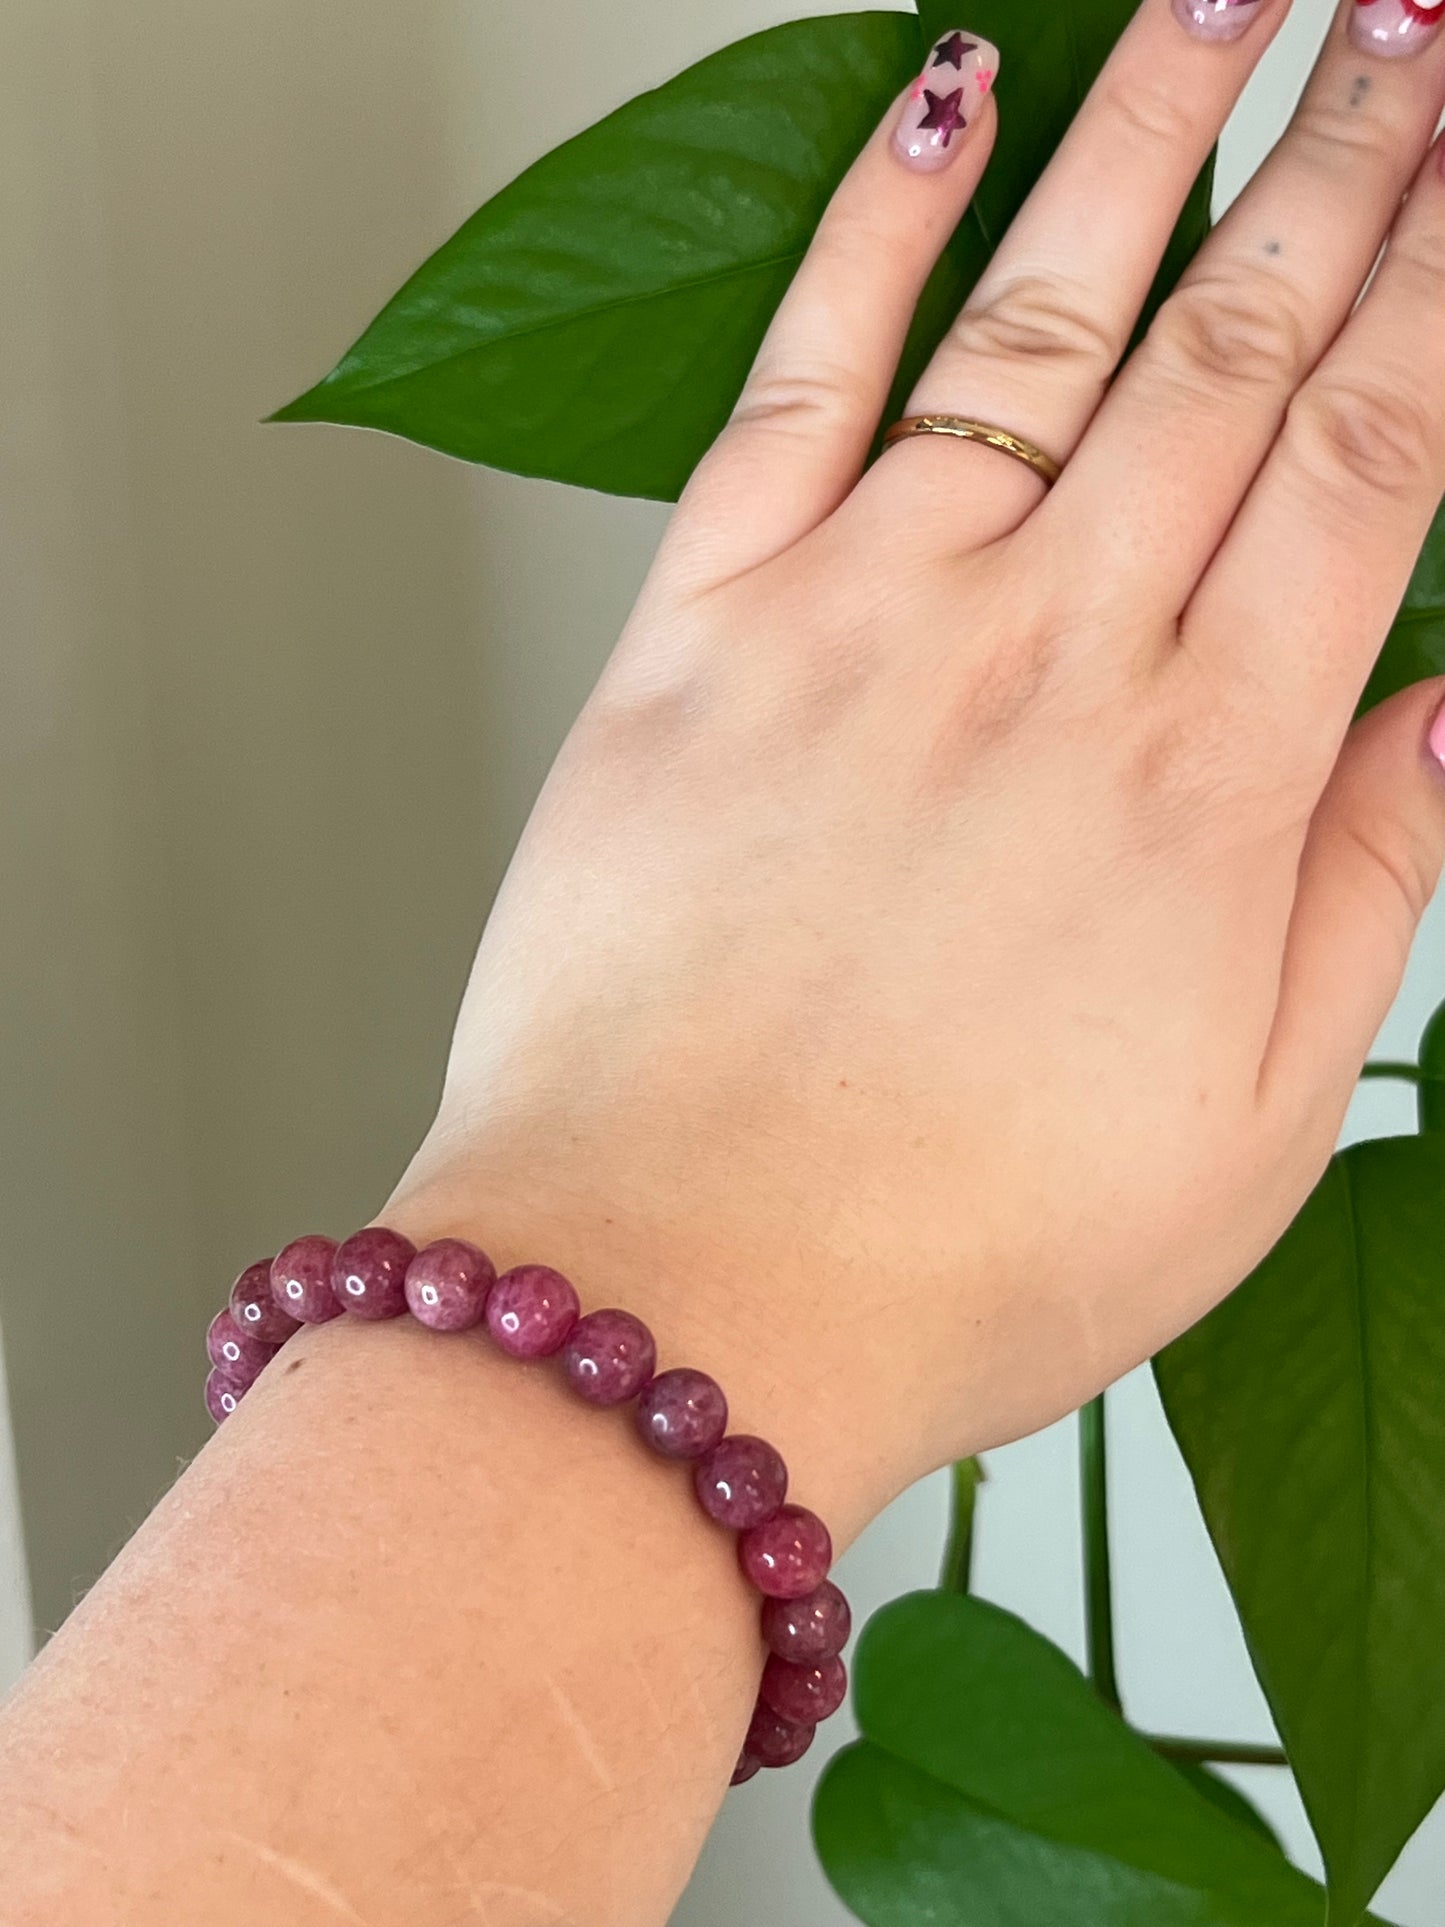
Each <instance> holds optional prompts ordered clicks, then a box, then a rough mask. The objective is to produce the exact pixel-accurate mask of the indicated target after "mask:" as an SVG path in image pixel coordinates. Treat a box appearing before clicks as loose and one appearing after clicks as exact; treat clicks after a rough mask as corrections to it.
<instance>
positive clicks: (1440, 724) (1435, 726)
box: [1430, 706, 1445, 767]
mask: <svg viewBox="0 0 1445 1927" xmlns="http://www.w3.org/2000/svg"><path fill="white" fill-rule="evenodd" d="M1430 754H1431V755H1432V756H1433V757H1434V758H1435V761H1436V762H1437V763H1439V764H1440V765H1441V766H1442V767H1445V706H1442V707H1441V709H1440V710H1439V711H1438V713H1437V714H1436V717H1435V720H1434V722H1433V723H1432V724H1431V725H1430Z"/></svg>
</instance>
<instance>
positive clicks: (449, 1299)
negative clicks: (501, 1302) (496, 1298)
mask: <svg viewBox="0 0 1445 1927" xmlns="http://www.w3.org/2000/svg"><path fill="white" fill-rule="evenodd" d="M496 1282H497V1272H496V1267H495V1266H494V1265H493V1263H492V1261H491V1259H490V1258H489V1257H488V1256H487V1254H486V1252H485V1251H480V1250H478V1248H477V1246H476V1245H473V1244H468V1243H467V1241H466V1239H465V1238H438V1239H437V1241H436V1243H435V1244H429V1245H424V1246H423V1247H422V1249H421V1250H420V1251H419V1252H418V1253H417V1255H416V1256H415V1257H414V1258H413V1259H412V1261H411V1263H410V1264H409V1265H408V1266H407V1272H406V1302H407V1304H408V1305H409V1306H410V1307H411V1315H412V1317H413V1318H415V1319H416V1320H417V1322H418V1323H419V1324H422V1325H429V1326H430V1327H431V1329H432V1330H433V1331H434V1332H464V1331H470V1330H471V1329H472V1327H473V1326H474V1325H480V1324H481V1322H482V1318H483V1316H484V1314H485V1312H486V1309H487V1293H488V1292H489V1291H490V1290H491V1289H492V1286H493V1285H494V1284H495V1283H496Z"/></svg>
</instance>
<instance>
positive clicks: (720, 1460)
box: [206, 1225, 852, 1786]
mask: <svg viewBox="0 0 1445 1927" xmlns="http://www.w3.org/2000/svg"><path fill="white" fill-rule="evenodd" d="M406 1311H410V1313H411V1314H412V1316H413V1317H414V1318H415V1319H416V1320H417V1321H418V1322H419V1323H420V1324H423V1325H426V1326H429V1327H430V1329H431V1330H432V1331H437V1332H462V1331H471V1330H472V1329H473V1328H474V1327H476V1326H478V1325H483V1324H484V1325H485V1326H486V1328H487V1331H488V1332H489V1333H490V1335H491V1337H492V1339H493V1340H494V1341H495V1343H496V1344H497V1345H498V1346H499V1347H500V1348H501V1350H502V1351H504V1352H506V1353H507V1354H508V1356H509V1357H511V1358H518V1359H539V1358H552V1357H557V1356H560V1359H561V1364H562V1371H563V1374H564V1375H565V1377H566V1380H567V1383H568V1384H569V1385H570V1386H571V1388H572V1390H573V1391H574V1392H575V1393H576V1394H577V1396H578V1397H579V1398H581V1399H584V1400H585V1401H586V1402H587V1403H588V1404H589V1405H599V1406H615V1405H626V1404H629V1403H631V1404H632V1406H633V1408H634V1417H635V1420H636V1424H637V1430H638V1432H639V1433H640V1434H641V1436H642V1438H643V1439H644V1440H645V1441H646V1443H647V1444H648V1445H650V1446H651V1447H652V1449H653V1451H654V1452H658V1453H660V1454H661V1455H662V1457H663V1458H665V1459H678V1460H682V1461H686V1462H688V1463H690V1464H691V1465H692V1466H693V1489H694V1491H695V1492H696V1493H697V1497H698V1502H699V1504H700V1505H701V1506H702V1509H703V1511H704V1512H706V1513H707V1515H708V1517H709V1518H710V1519H714V1520H716V1521H717V1523H718V1524H719V1525H720V1526H725V1527H728V1528H730V1529H732V1530H733V1531H735V1532H737V1534H738V1559H739V1563H740V1564H741V1566H742V1569H743V1571H744V1573H745V1574H746V1575H747V1577H748V1578H749V1579H750V1580H751V1581H752V1583H753V1585H754V1586H756V1588H757V1590H758V1591H759V1592H760V1593H761V1594H762V1595H763V1608H762V1634H763V1640H764V1642H765V1644H766V1645H767V1647H768V1660H767V1664H766V1666H765V1667H764V1669H763V1677H762V1684H761V1686H760V1687H759V1690H758V1699H757V1704H756V1706H755V1707H754V1709H753V1716H752V1720H751V1722H750V1724H749V1726H748V1731H747V1737H746V1739H745V1740H744V1741H743V1750H742V1753H741V1754H740V1755H739V1758H738V1763H737V1766H736V1768H735V1769H734V1772H733V1776H732V1784H733V1785H734V1786H738V1785H740V1784H741V1783H742V1782H743V1781H744V1780H750V1779H751V1778H752V1777H753V1775H754V1774H755V1773H756V1772H757V1771H758V1769H759V1767H764V1766H769V1767H778V1766H791V1764H792V1763H793V1761H794V1760H799V1759H801V1758H802V1757H803V1755H804V1754H805V1753H806V1752H807V1750H808V1748H809V1747H810V1746H811V1745H812V1743H813V1735H814V1732H815V1731H816V1729H817V1725H818V1722H819V1721H820V1720H825V1719H827V1718H828V1717H829V1715H830V1714H832V1713H836V1712H837V1710H838V1708H839V1707H840V1706H841V1705H842V1703H843V1700H844V1697H845V1695H846V1693H847V1686H848V1675H847V1672H846V1670H845V1668H844V1665H843V1661H842V1659H841V1658H840V1657H839V1655H840V1654H841V1653H842V1651H843V1648H844V1646H845V1645H846V1644H847V1642H848V1635H849V1632H850V1631H851V1628H852V1615H851V1613H850V1611H849V1608H848V1601H847V1600H846V1599H845V1598H844V1596H843V1594H842V1593H841V1592H840V1591H839V1589H838V1587H837V1586H835V1585H834V1584H833V1583H832V1581H831V1580H830V1579H829V1578H828V1568H829V1566H830V1565H831V1564H832V1560H833V1542H832V1540H831V1538H830V1537H829V1535H828V1528H827V1527H826V1526H825V1525H824V1524H823V1521H822V1520H821V1519H820V1518H818V1517H817V1515H816V1514H815V1513H812V1512H809V1511H807V1510H806V1508H805V1507H803V1506H799V1505H788V1504H786V1503H785V1501H786V1499H787V1493H788V1469H787V1467H786V1466H785V1465H784V1463H783V1460H782V1458H781V1456H780V1455H779V1454H778V1453H777V1452H776V1451H775V1450H774V1449H773V1447H772V1446H771V1445H769V1444H768V1443H767V1441H766V1440H765V1439H760V1438H754V1437H752V1436H751V1435H750V1434H748V1433H733V1434H729V1433H728V1430H727V1422H728V1404H727V1399H726V1398H725V1397H724V1396H723V1391H722V1387H721V1386H720V1385H719V1384H718V1383H717V1382H716V1380H715V1379H711V1378H709V1377H708V1375H707V1373H706V1372H698V1371H693V1370H691V1369H690V1368H688V1367H685V1366H684V1367H680V1368H674V1369H673V1370H671V1371H666V1372H658V1371H657V1370H656V1365H657V1346H656V1343H655V1342H654V1340H653V1336H652V1333H651V1332H650V1331H649V1330H648V1329H647V1327H646V1325H644V1324H643V1323H642V1321H641V1319H639V1318H634V1317H633V1316H632V1314H631V1313H630V1312H626V1311H614V1310H605V1311H593V1312H588V1313H587V1315H586V1316H585V1317H583V1316H582V1315H581V1305H580V1303H579V1301H578V1297H577V1293H576V1291H575V1289H574V1288H573V1286H572V1284H571V1283H570V1281H569V1280H568V1279H566V1278H564V1277H563V1276H562V1274H561V1273H560V1272H558V1271H553V1270H551V1269H550V1267H548V1266H547V1265H517V1266H515V1267H514V1268H513V1269H512V1270H511V1271H507V1272H503V1274H502V1275H501V1277H500V1278H499V1277H498V1276H497V1272H496V1268H495V1266H494V1265H493V1264H492V1261H491V1259H490V1258H488V1256H487V1254H486V1253H485V1252H484V1251H480V1250H479V1249H478V1248H477V1246H476V1245H474V1244H468V1243H467V1241H466V1240H465V1239H464V1238H441V1239H438V1241H437V1242H436V1243H435V1244H429V1245H427V1246H425V1247H424V1248H423V1249H422V1250H421V1251H418V1250H417V1248H416V1246H415V1245H414V1244H412V1243H411V1241H410V1240H409V1239H407V1238H403V1237H402V1236H401V1235H400V1234H399V1233H398V1232H395V1231H388V1230H387V1229H386V1228H385V1227H384V1226H380V1225H374V1226H372V1227H371V1228H370V1229H369V1230H366V1231H358V1232H356V1233H355V1235H354V1236H353V1237H350V1238H348V1239H347V1240H346V1241H345V1243H344V1244H340V1245H338V1244H337V1243H336V1242H335V1240H334V1239H331V1238H321V1237H307V1238H298V1239H296V1241H295V1242H294V1243H293V1244H289V1245H287V1247H286V1249H285V1250H284V1251H283V1252H281V1253H280V1255H279V1256H278V1257H276V1258H273V1259H271V1260H270V1261H269V1262H266V1263H262V1264H255V1265H250V1266H248V1267H247V1269H246V1270H245V1271H243V1272H242V1273H241V1275H240V1277H239V1278H238V1279H237V1280H236V1282H235V1284H234V1286H233V1287H232V1289H231V1297H230V1303H229V1305H228V1306H227V1309H226V1310H225V1311H220V1312H217V1314H216V1316H215V1318H214V1319H212V1321H211V1325H210V1329H209V1330H208V1331H207V1333H206V1352H207V1354H208V1356H209V1358H210V1361H211V1368H212V1369H211V1374H210V1377H209V1378H208V1379H207V1380H206V1408H207V1410H208V1411H209V1412H210V1414H211V1417H212V1418H213V1419H215V1421H216V1423H217V1424H218V1425H219V1424H220V1422H221V1421H222V1419H224V1418H228V1417H229V1416H230V1414H231V1413H232V1412H234V1411H235V1409H236V1407H237V1405H238V1404H239V1403H240V1401H241V1400H242V1398H244V1397H245V1395H246V1393H247V1392H248V1391H249V1390H250V1388H251V1386H252V1385H253V1384H254V1383H255V1382H256V1379H257V1378H258V1377H259V1376H260V1374H261V1372H262V1371H263V1370H264V1369H265V1367H266V1366H267V1365H268V1364H269V1363H270V1361H271V1359H272V1358H274V1357H275V1355H276V1353H277V1352H278V1351H279V1350H280V1348H281V1347H282V1346H283V1345H284V1344H285V1343H286V1341H287V1339H288V1338H290V1337H291V1336H292V1334H293V1333H295V1332H297V1331H299V1330H300V1329H301V1327H302V1326H303V1325H323V1324H325V1323H326V1322H327V1321H328V1320H330V1319H332V1318H339V1317H340V1316H341V1314H342V1313H343V1312H350V1313H351V1315H352V1317H354V1318H370V1319H381V1318H399V1317H400V1316H401V1314H402V1313H403V1312H406Z"/></svg>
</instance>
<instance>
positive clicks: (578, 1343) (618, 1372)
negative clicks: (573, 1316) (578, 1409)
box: [562, 1309, 657, 1405]
mask: <svg viewBox="0 0 1445 1927" xmlns="http://www.w3.org/2000/svg"><path fill="white" fill-rule="evenodd" d="M562 1369H563V1370H564V1371H565V1372H566V1374H567V1383H568V1384H569V1385H570V1386H571V1387H572V1390H573V1391H574V1392H575V1393H576V1394H577V1396H578V1397H579V1398H585V1399H586V1400H587V1403H588V1404H589V1405H625V1404H626V1403H627V1401H628V1399H630V1398H636V1396H637V1394H638V1393H639V1392H640V1391H641V1390H642V1388H643V1386H644V1385H645V1384H646V1383H647V1381H648V1380H649V1379H650V1378H651V1377H652V1374H653V1373H654V1372H655V1371H656V1369H657V1343H656V1341H655V1340H654V1338H653V1336H652V1333H651V1332H650V1331H649V1330H648V1329H647V1327H646V1325H644V1324H643V1322H642V1320H641V1319H640V1318H634V1317H633V1316H632V1313H631V1312H630V1311H613V1310H611V1309H608V1310H604V1311H589V1312H588V1314H587V1316H586V1317H585V1318H579V1319H578V1320H577V1323H576V1324H575V1325H574V1326H573V1327H572V1331H571V1335H570V1336H569V1337H568V1340H567V1343H566V1344H565V1345H564V1346H563V1347H562Z"/></svg>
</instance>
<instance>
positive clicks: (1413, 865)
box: [1260, 678, 1445, 1118]
mask: <svg viewBox="0 0 1445 1927" xmlns="http://www.w3.org/2000/svg"><path fill="white" fill-rule="evenodd" d="M1442 703H1445V678H1437V679H1436V680H1435V681H1433V682H1428V683H1420V684H1418V685H1417V686H1416V687H1415V688H1413V689H1407V690H1404V691H1402V692H1401V693H1400V694H1399V695H1398V696H1393V697H1391V699H1390V700H1389V701H1388V702H1386V703H1382V704H1381V705H1380V707H1379V708H1378V709H1375V710H1372V711H1371V712H1370V714H1369V715H1368V716H1365V717H1364V718H1362V720H1361V721H1359V722H1357V723H1356V724H1355V726H1354V727H1353V729H1352V730H1351V731H1350V733H1349V735H1348V736H1347V737H1346V739H1345V744H1344V748H1343V749H1342V750H1341V752H1340V757H1339V761H1338V762H1337V763H1336V765H1335V769H1334V773H1333V775H1332V776H1331V777H1330V780H1329V783H1328V784H1327V786H1326V788H1325V792H1324V795H1323V796H1322V797H1321V799H1320V802H1319V805H1318V807H1317V809H1316V811H1315V815H1314V820H1313V822H1312V823H1311V825H1310V830H1309V834H1308V836H1307V838H1306V841H1305V847H1304V854H1303V856H1302V858H1301V860H1300V873H1299V887H1298V891H1297V893H1296V896H1295V907H1294V914H1293V917H1292V919H1291V922H1290V929H1289V937H1288V941H1287V944H1286V949H1285V959H1284V970H1283V974H1282V977H1281V983H1280V1001H1279V1009H1278V1012H1277V1014H1276V1017H1275V1024H1274V1031H1273V1034H1272V1036H1271V1038H1270V1043H1269V1048H1268V1051H1267V1053H1266V1057H1265V1062H1264V1066H1263V1070H1262V1072H1261V1076H1260V1090H1261V1096H1262V1098H1266V1097H1267V1094H1268V1093H1270V1092H1274V1093H1277V1094H1278V1095H1279V1098H1280V1100H1281V1102H1283V1103H1284V1104H1285V1105H1287V1106H1288V1107H1289V1108H1290V1109H1292V1110H1298V1109H1303V1110H1305V1111H1306V1112H1307V1113H1309V1114H1310V1115H1312V1116H1315V1117H1318V1116H1319V1115H1320V1113H1321V1111H1322V1110H1325V1111H1328V1113H1329V1114H1330V1115H1331V1116H1332V1117H1336V1118H1337V1117H1339V1116H1341V1115H1343V1112H1344V1109H1345V1107H1346V1105H1347V1104H1348V1103H1349V1100H1350V1096H1351V1093H1352V1092H1353V1090H1354V1086H1355V1082H1356V1080H1357V1079H1358V1077H1359V1074H1360V1068H1361V1066H1362V1064H1363V1063H1364V1061H1365V1057H1366V1055H1367V1054H1368V1052H1369V1049H1370V1046H1371V1045H1372V1044H1373V1043H1374V1041H1375V1038H1376V1037H1377V1036H1378V1035H1379V1031H1380V1026H1381V1025H1382V1024H1383V1023H1384V1021H1385V1018H1386V1016H1387V1015H1388V1014H1389V1010H1390V1006H1391V1005H1392V1004H1393V1003H1394V1001H1395V998H1396V996H1397V995H1398V993H1399V989H1400V983H1401V980H1402V978H1403V977H1404V974H1405V966H1406V964H1407V963H1408V961H1409V957H1410V946H1411V944H1412V942H1413V941H1414V937H1415V931H1416V929H1417V927H1418V925H1419V922H1420V919H1421V917H1422V916H1423V915H1424V913H1425V909H1426V907H1427V905H1428V904H1429V902H1430V899H1431V897H1432V896H1433V895H1434V893H1435V886H1436V884H1437V883H1438V882H1439V880H1440V870H1441V865H1442V863H1445V709H1442Z"/></svg>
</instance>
